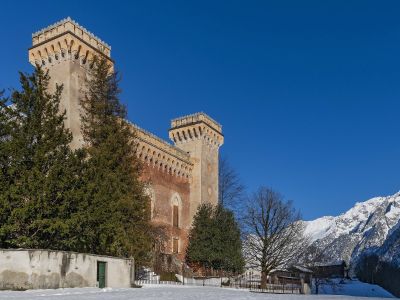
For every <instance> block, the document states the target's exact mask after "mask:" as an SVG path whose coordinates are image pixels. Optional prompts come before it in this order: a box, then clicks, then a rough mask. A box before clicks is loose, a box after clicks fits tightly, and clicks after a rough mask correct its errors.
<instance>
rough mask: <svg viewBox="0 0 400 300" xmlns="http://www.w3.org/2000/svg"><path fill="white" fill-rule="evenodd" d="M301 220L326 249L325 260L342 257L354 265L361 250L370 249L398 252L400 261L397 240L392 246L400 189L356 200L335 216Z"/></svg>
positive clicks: (398, 227) (398, 224)
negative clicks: (391, 193)
mask: <svg viewBox="0 0 400 300" xmlns="http://www.w3.org/2000/svg"><path fill="white" fill-rule="evenodd" d="M303 222H304V224H305V234H306V235H307V236H308V237H309V238H310V241H311V243H312V245H314V246H316V247H317V248H319V249H322V250H325V249H329V255H328V260H329V261H326V262H331V261H332V262H333V261H339V260H344V261H346V262H347V263H349V264H350V265H354V264H355V263H356V262H357V260H358V258H359V257H360V255H361V254H362V253H364V252H366V251H371V252H376V253H377V254H379V255H380V256H387V257H390V255H393V253H394V252H395V253H398V256H399V263H400V242H399V245H398V247H394V246H392V245H397V244H396V242H398V238H400V192H397V193H395V194H393V195H390V196H380V197H374V198H371V199H369V200H366V201H364V202H357V203H356V204H355V205H354V206H353V207H352V208H350V209H349V210H348V211H346V212H344V213H342V214H340V215H338V216H336V217H335V216H324V217H321V218H318V219H315V220H312V221H303ZM388 253H391V254H388ZM388 259H389V258H388Z"/></svg>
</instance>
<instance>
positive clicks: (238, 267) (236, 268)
mask: <svg viewBox="0 0 400 300" xmlns="http://www.w3.org/2000/svg"><path fill="white" fill-rule="evenodd" d="M186 260H187V262H188V263H189V264H190V265H192V266H200V267H203V268H205V269H215V270H223V271H227V272H242V271H243V267H244V259H243V255H242V243H241V239H240V229H239V226H238V224H237V222H236V221H235V218H234V215H233V213H232V211H230V210H228V209H226V208H224V207H222V206H221V205H218V206H217V207H213V206H212V205H210V204H202V205H200V206H199V208H198V210H197V213H196V215H195V217H194V220H193V226H192V229H191V231H190V234H189V245H188V248H187V250H186Z"/></svg>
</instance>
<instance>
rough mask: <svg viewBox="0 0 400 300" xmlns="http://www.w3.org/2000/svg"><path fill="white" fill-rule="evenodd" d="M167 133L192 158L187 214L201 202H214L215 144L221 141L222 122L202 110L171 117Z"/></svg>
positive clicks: (216, 172) (215, 188) (216, 185)
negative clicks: (201, 111)
mask: <svg viewBox="0 0 400 300" xmlns="http://www.w3.org/2000/svg"><path fill="white" fill-rule="evenodd" d="M169 137H170V139H171V140H172V141H173V142H174V143H175V145H176V146H177V147H178V148H180V149H182V150H184V151H185V152H187V153H188V154H189V155H190V158H191V160H192V162H193V171H192V178H191V182H190V215H191V218H193V216H194V215H195V214H196V210H197V207H198V206H199V205H200V204H202V203H211V204H217V203H218V157H219V147H220V146H221V145H222V144H223V143H224V136H223V135H222V126H221V125H220V124H219V123H217V122H216V121H214V120H213V119H211V118H210V117H209V116H207V115H206V114H205V113H196V114H193V115H189V116H184V117H181V118H177V119H174V120H172V121H171V129H170V130H169Z"/></svg>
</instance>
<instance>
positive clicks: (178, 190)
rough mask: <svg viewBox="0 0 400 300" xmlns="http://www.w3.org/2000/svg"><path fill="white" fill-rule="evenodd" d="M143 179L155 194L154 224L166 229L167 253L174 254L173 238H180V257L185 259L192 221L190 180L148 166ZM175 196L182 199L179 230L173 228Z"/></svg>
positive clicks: (145, 168) (145, 167)
mask: <svg viewBox="0 0 400 300" xmlns="http://www.w3.org/2000/svg"><path fill="white" fill-rule="evenodd" d="M142 179H143V180H144V181H146V182H149V183H150V186H151V188H152V190H153V192H154V202H153V208H152V215H153V218H152V222H153V224H155V225H157V226H162V227H165V229H166V234H167V236H168V238H167V242H166V245H165V250H166V253H172V250H173V249H172V245H173V238H179V254H178V257H179V258H181V259H183V258H184V254H185V249H186V247H187V240H188V231H189V229H190V226H191V221H192V220H191V219H190V201H189V199H190V198H189V194H190V186H189V179H187V178H182V177H179V176H174V175H172V174H169V173H167V172H165V171H161V170H158V169H156V168H153V167H150V166H148V165H145V166H144V169H143V174H142ZM175 195H179V198H180V203H179V227H178V228H176V227H174V226H173V202H172V199H173V197H174V196H175Z"/></svg>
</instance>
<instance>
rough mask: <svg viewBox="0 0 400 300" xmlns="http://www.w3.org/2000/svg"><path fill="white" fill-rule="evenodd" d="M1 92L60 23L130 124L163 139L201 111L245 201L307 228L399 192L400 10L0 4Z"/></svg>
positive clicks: (236, 4) (292, 4)
mask: <svg viewBox="0 0 400 300" xmlns="http://www.w3.org/2000/svg"><path fill="white" fill-rule="evenodd" d="M1 11H2V14H1V18H0V36H1V38H2V40H1V41H2V42H1V48H0V54H1V55H0V65H1V71H0V87H2V88H9V87H16V86H18V75H17V71H18V70H22V71H30V70H31V68H30V66H29V64H28V62H27V49H28V48H29V47H30V43H31V39H30V38H31V33H32V32H35V31H37V30H39V29H41V28H43V27H46V26H48V25H50V24H52V23H54V22H56V21H58V20H59V19H62V18H64V17H67V16H71V17H72V18H73V19H75V20H76V21H77V22H78V23H80V24H82V25H83V26H85V27H86V28H87V29H88V30H89V31H92V32H94V33H95V34H96V35H98V36H99V37H100V38H101V39H103V40H104V41H106V42H107V43H108V44H110V45H111V46H112V57H113V58H114V59H115V61H116V63H117V68H118V69H119V71H120V73H121V74H122V78H123V80H122V83H121V84H122V89H123V94H122V97H121V98H122V101H123V102H124V103H125V104H126V105H127V106H128V110H129V119H130V120H132V121H133V122H136V123H137V124H139V125H140V126H141V127H144V128H146V129H148V130H150V131H152V132H153V133H155V134H157V135H159V136H160V137H162V138H167V130H168V127H169V121H170V119H172V118H174V117H178V116H181V115H185V114H189V113H193V112H197V111H204V112H206V113H208V114H209V115H210V116H212V117H213V118H214V119H216V120H218V121H219V122H220V123H222V124H223V126H224V134H225V142H226V143H225V145H224V146H223V147H222V149H221V151H222V153H223V155H226V156H228V157H229V159H230V161H231V164H232V165H234V167H235V168H236V169H237V171H238V172H239V173H240V175H241V177H242V178H243V181H244V182H245V184H246V185H247V187H248V190H249V191H253V190H255V189H256V188H257V187H258V186H260V185H267V186H271V187H273V188H275V189H276V190H279V191H280V192H281V193H282V194H284V195H285V196H286V198H287V199H292V200H294V203H295V205H296V207H298V208H299V209H301V211H302V213H303V216H304V218H305V219H313V218H316V217H319V216H322V215H336V214H339V213H341V212H344V211H345V210H347V209H348V208H350V207H352V206H353V205H354V203H355V202H357V201H363V200H366V199H368V198H370V197H374V196H379V195H387V194H391V193H395V192H397V191H398V190H400V175H399V170H400V139H399V133H400V122H399V111H400V101H399V100H400V60H399V57H400V18H399V17H398V16H399V15H400V3H399V2H398V1H215V0H214V1H129V2H128V1H125V2H124V1H114V2H110V1H104V2H101V1H80V2H79V3H78V2H73V1H56V2H55V1H40V5H39V4H38V2H35V1H2V3H1Z"/></svg>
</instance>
